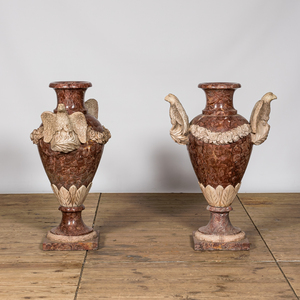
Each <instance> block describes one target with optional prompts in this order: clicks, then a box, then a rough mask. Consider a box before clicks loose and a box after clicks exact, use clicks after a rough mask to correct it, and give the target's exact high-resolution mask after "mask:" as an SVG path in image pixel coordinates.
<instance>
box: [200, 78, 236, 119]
mask: <svg viewBox="0 0 300 300" xmlns="http://www.w3.org/2000/svg"><path fill="white" fill-rule="evenodd" d="M240 86H241V85H240V84H238V83H227V82H225V83H224V82H216V83H202V84H199V87H200V88H202V89H203V90H204V92H205V94H206V107H205V109H204V110H203V111H202V112H203V114H204V115H220V116H229V115H235V114H236V113H237V110H236V109H235V108H234V107H233V94H234V92H235V89H237V88H239V87H240Z"/></svg>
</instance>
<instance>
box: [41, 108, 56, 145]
mask: <svg viewBox="0 0 300 300" xmlns="http://www.w3.org/2000/svg"><path fill="white" fill-rule="evenodd" d="M41 118H42V122H43V126H44V132H43V134H44V142H45V143H50V141H51V140H52V137H53V135H54V133H55V128H56V114H54V113H52V112H50V111H45V112H43V113H42V115H41Z"/></svg>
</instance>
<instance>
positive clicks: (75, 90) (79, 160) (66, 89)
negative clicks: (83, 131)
mask: <svg viewBox="0 0 300 300" xmlns="http://www.w3.org/2000/svg"><path fill="white" fill-rule="evenodd" d="M90 86H91V84H90V83H89V82H81V83H80V82H73V83H72V82H66V83H65V82H62V83H60V82H53V83H51V84H50V87H52V88H54V90H55V92H56V94H57V105H58V104H64V106H65V108H66V111H67V113H68V114H69V115H71V114H73V113H74V112H81V113H83V114H84V116H85V119H86V122H87V125H88V126H89V127H91V128H92V129H93V130H95V131H99V132H103V127H102V125H101V124H100V122H99V121H98V120H97V119H96V118H95V117H94V116H92V115H90V114H89V113H87V109H86V108H85V105H84V94H85V92H86V89H87V88H88V87H90ZM56 112H57V107H56V108H55V109H54V113H56ZM38 150H39V154H40V157H41V160H42V163H43V166H44V168H45V171H46V173H47V176H48V178H49V180H50V182H51V184H54V185H56V187H57V188H58V190H59V189H60V188H61V187H64V188H66V189H67V190H69V189H70V187H71V186H72V185H75V186H76V188H77V189H79V188H80V187H81V186H85V187H88V186H89V184H90V183H91V182H92V180H93V178H94V176H95V174H96V171H97V168H98V165H99V163H100V159H101V156H102V153H103V150H104V145H103V144H98V143H97V142H95V141H93V140H89V141H86V143H83V144H81V145H80V146H79V148H78V149H77V150H75V151H71V152H68V153H63V152H59V151H53V150H51V145H50V143H45V142H44V141H43V139H40V140H39V143H38Z"/></svg>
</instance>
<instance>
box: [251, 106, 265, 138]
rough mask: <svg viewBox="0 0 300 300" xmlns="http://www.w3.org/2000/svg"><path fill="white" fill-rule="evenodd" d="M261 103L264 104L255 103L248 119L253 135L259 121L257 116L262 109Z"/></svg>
mask: <svg viewBox="0 0 300 300" xmlns="http://www.w3.org/2000/svg"><path fill="white" fill-rule="evenodd" d="M263 103H264V102H263V100H259V101H257V102H256V104H255V105H254V108H253V110H252V113H251V117H250V124H251V129H252V132H253V133H256V131H257V123H258V121H259V120H258V116H259V113H260V111H261V109H262V106H263Z"/></svg>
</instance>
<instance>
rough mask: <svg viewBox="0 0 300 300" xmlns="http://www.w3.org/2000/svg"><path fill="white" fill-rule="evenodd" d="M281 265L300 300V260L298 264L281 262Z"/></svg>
mask: <svg viewBox="0 0 300 300" xmlns="http://www.w3.org/2000/svg"><path fill="white" fill-rule="evenodd" d="M279 265H280V267H281V269H282V271H283V272H284V274H285V276H286V277H287V279H288V280H289V282H290V284H291V286H292V287H293V289H294V291H295V293H296V294H297V296H298V297H299V298H300V260H299V261H298V262H280V263H279Z"/></svg>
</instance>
